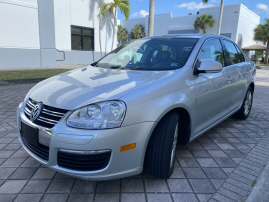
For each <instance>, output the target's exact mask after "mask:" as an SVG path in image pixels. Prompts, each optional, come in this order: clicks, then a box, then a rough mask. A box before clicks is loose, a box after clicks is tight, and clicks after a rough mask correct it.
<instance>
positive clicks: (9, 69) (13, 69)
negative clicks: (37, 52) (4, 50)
mask: <svg viewBox="0 0 269 202" xmlns="http://www.w3.org/2000/svg"><path fill="white" fill-rule="evenodd" d="M84 66H87V65H57V66H56V67H14V68H13V67H12V68H0V71H24V70H49V69H77V68H80V67H84Z"/></svg>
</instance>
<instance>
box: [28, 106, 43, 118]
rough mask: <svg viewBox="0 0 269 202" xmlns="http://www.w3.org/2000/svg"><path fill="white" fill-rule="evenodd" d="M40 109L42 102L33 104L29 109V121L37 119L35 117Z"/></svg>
mask: <svg viewBox="0 0 269 202" xmlns="http://www.w3.org/2000/svg"><path fill="white" fill-rule="evenodd" d="M42 109H43V104H42V103H41V102H40V103H36V104H35V106H34V107H33V108H32V110H31V114H30V119H31V121H35V120H36V119H37V117H38V116H39V114H40V113H41V111H42Z"/></svg>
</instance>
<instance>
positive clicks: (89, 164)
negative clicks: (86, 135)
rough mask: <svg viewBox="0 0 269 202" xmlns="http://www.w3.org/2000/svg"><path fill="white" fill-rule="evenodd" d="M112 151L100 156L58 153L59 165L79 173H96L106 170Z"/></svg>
mask: <svg viewBox="0 0 269 202" xmlns="http://www.w3.org/2000/svg"><path fill="white" fill-rule="evenodd" d="M110 156H111V151H109V152H105V153H100V154H76V153H69V152H63V151H58V157H57V158H58V165H59V166H61V167H63V168H67V169H71V170H77V171H96V170H101V169H103V168H105V167H106V166H107V165H108V162H109V160H110Z"/></svg>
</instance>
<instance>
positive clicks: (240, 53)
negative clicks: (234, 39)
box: [233, 43, 246, 63]
mask: <svg viewBox="0 0 269 202" xmlns="http://www.w3.org/2000/svg"><path fill="white" fill-rule="evenodd" d="M233 44H234V46H235V49H236V50H237V52H238V54H239V57H240V58H239V59H240V63H241V62H246V58H245V56H244V54H243V53H242V51H241V50H240V48H239V47H238V46H237V45H236V44H235V43H233ZM241 57H243V59H244V61H241Z"/></svg>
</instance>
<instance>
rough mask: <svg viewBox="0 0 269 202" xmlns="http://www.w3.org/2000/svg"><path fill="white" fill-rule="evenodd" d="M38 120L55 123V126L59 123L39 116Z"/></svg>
mask: <svg viewBox="0 0 269 202" xmlns="http://www.w3.org/2000/svg"><path fill="white" fill-rule="evenodd" d="M38 119H43V120H45V121H50V122H52V123H54V124H56V123H58V121H55V120H52V119H47V118H45V117H42V116H39V117H38Z"/></svg>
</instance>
